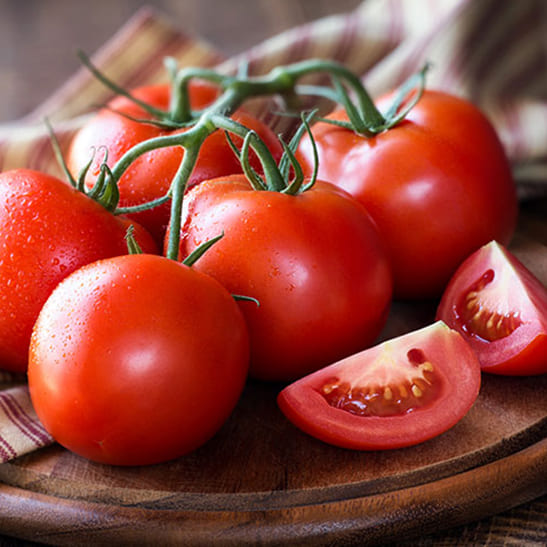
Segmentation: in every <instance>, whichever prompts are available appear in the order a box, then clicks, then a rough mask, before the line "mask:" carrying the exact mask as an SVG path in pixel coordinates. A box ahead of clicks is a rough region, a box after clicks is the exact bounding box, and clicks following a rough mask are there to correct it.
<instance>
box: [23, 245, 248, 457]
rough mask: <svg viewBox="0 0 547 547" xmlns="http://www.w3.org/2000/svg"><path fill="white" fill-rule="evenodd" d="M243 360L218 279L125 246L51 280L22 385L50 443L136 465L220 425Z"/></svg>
mask: <svg viewBox="0 0 547 547" xmlns="http://www.w3.org/2000/svg"><path fill="white" fill-rule="evenodd" d="M248 360H249V340H248V334H247V328H246V325H245V321H244V319H243V316H242V314H241V311H240V310H239V308H238V306H237V304H236V302H235V301H234V299H233V298H232V296H231V295H230V294H229V293H228V291H226V289H225V288H224V287H222V286H221V285H220V284H219V283H218V282H217V281H215V280H214V279H212V278H211V277H209V276H207V275H205V274H203V273H200V272H198V271H195V270H194V269H193V268H190V267H187V266H184V265H182V264H179V263H177V262H176V261H174V260H169V259H167V258H164V257H160V256H154V255H146V254H135V255H126V256H123V257H115V258H111V259H105V260H101V261H98V262H94V263H93V264H89V265H87V266H84V267H83V268H80V269H79V270H77V271H76V272H74V273H72V274H71V275H70V276H69V277H67V278H66V279H65V280H63V281H62V282H61V283H60V284H59V285H58V287H57V288H56V289H55V290H54V291H53V293H52V294H51V296H50V297H49V298H48V300H47V302H46V303H45V305H44V307H43V309H42V311H41V312H40V315H39V317H38V320H37V322H36V325H35V327H34V330H33V334H32V340H31V346H30V352H29V370H28V378H29V389H30V395H31V398H32V402H33V405H34V408H35V409H36V413H37V415H38V417H39V418H40V420H41V422H42V423H43V424H44V427H45V428H46V429H47V430H48V431H49V433H50V434H51V435H52V436H53V438H54V439H56V440H57V441H58V442H59V443H60V444H61V445H63V446H65V447H66V448H68V449H70V450H71V451H73V452H75V453H77V454H80V455H82V456H84V457H86V458H88V459H91V460H94V461H97V462H102V463H108V464H114V465H144V464H151V463H159V462H163V461H166V460H170V459H173V458H176V457H179V456H181V455H183V454H186V453H188V452H190V451H191V450H194V449H195V448H197V447H199V446H201V445H202V444H203V443H205V442H206V441H207V440H208V439H210V438H211V437H212V436H213V435H214V434H215V433H216V432H217V431H218V430H219V429H220V427H221V426H222V425H223V424H224V422H225V420H226V419H227V418H228V416H229V415H230V414H231V412H232V410H233V408H234V407H235V405H236V402H237V401H238V399H239V396H240V394H241V392H242V389H243V386H244V383H245V380H246V377H247V370H248Z"/></svg>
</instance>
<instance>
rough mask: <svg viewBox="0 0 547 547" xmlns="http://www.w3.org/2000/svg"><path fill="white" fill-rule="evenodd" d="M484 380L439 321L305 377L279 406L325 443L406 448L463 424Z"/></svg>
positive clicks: (463, 346)
mask: <svg viewBox="0 0 547 547" xmlns="http://www.w3.org/2000/svg"><path fill="white" fill-rule="evenodd" d="M480 382H481V374H480V365H479V362H478V360H477V357H476V355H475V354H474V352H473V351H472V350H471V348H470V347H469V345H468V344H467V343H466V342H465V340H464V339H463V337H462V336H460V334H458V333H457V332H456V331H454V330H451V329H449V328H448V327H447V326H446V325H445V324H444V323H442V322H440V321H439V322H437V323H435V324H433V325H430V326H429V327H425V328H423V329H420V330H417V331H414V332H411V333H409V334H406V335H404V336H400V337H398V338H394V339H391V340H388V341H386V342H384V343H382V344H380V345H378V346H375V347H373V348H370V349H368V350H365V351H363V352H361V353H357V354H355V355H352V356H350V357H347V358H346V359H343V360H342V361H339V362H337V363H334V364H332V365H330V366H328V367H325V368H323V369H321V370H319V371H317V372H315V373H313V374H310V375H308V376H305V377H304V378H301V379H300V380H298V381H296V382H294V383H293V384H290V385H289V386H287V387H286V388H284V389H283V390H282V391H281V393H280V394H279V396H278V404H279V406H280V408H281V410H282V411H283V413H284V414H285V415H286V416H287V418H288V419H289V420H290V421H291V422H293V423H294V424H295V425H296V426H297V427H298V428H300V429H302V430H303V431H304V432H306V433H308V434H309V435H311V436H313V437H316V438H318V439H320V440H322V441H324V442H326V443H330V444H333V445H335V446H341V447H344V448H351V449H357V450H382V449H390V448H401V447H404V446H412V445H415V444H418V443H421V442H424V441H426V440H428V439H431V438H433V437H435V436H437V435H440V434H441V433H444V432H445V431H447V430H448V429H450V428H451V427H452V426H454V425H455V424H456V423H457V422H458V421H460V420H461V419H462V418H463V417H464V416H465V415H466V414H467V412H468V411H469V409H470V408H471V406H472V405H473V403H474V402H475V400H476V398H477V396H478V393H479V389H480Z"/></svg>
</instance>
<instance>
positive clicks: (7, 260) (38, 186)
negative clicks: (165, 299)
mask: <svg viewBox="0 0 547 547" xmlns="http://www.w3.org/2000/svg"><path fill="white" fill-rule="evenodd" d="M130 224H132V223H131V222H129V221H128V220H127V219H124V218H121V217H116V216H114V215H112V214H111V213H109V212H108V211H107V210H106V209H104V208H103V207H102V206H101V205H99V204H98V203H96V202H94V201H93V200H91V199H90V198H88V197H87V196H85V195H84V194H83V193H81V192H78V191H76V190H74V189H73V188H71V187H70V186H68V185H67V184H65V183H64V182H63V181H61V180H59V179H57V178H54V177H51V176H49V175H46V174H43V173H39V172H37V171H31V170H28V169H16V170H12V171H6V172H4V173H2V174H0V295H1V308H2V313H0V368H2V369H6V370H10V371H16V372H24V371H25V370H26V368H27V359H28V345H29V340H30V333H31V331H32V326H33V324H34V321H35V320H36V318H37V317H38V313H39V312H40V308H41V307H42V304H43V303H44V302H45V301H46V299H47V297H48V296H49V294H50V293H51V291H52V290H53V289H54V288H55V286H56V285H57V284H58V283H59V281H61V279H63V278H64V277H66V276H67V275H68V274H69V273H71V272H72V271H74V270H75V269H77V268H79V267H80V266H83V265H84V264H88V263H89V262H93V261H95V260H98V259H100V258H106V257H110V256H115V255H121V254H127V245H126V241H125V233H126V231H127V228H128V226H129V225H130ZM134 226H135V238H136V240H137V242H138V243H139V244H140V245H141V247H142V248H143V250H147V251H149V252H157V248H156V245H155V244H154V241H153V240H152V238H151V236H150V234H148V233H147V232H146V231H145V230H144V229H143V228H142V227H140V226H139V225H137V224H134Z"/></svg>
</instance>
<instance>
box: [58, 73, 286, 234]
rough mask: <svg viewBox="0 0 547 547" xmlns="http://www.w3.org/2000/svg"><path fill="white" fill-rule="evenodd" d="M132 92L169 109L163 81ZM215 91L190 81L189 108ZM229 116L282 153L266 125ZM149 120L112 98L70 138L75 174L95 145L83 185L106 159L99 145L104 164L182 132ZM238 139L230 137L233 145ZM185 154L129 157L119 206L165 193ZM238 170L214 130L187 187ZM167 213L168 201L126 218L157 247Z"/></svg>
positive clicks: (241, 114) (171, 151)
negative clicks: (141, 228) (143, 144)
mask: <svg viewBox="0 0 547 547" xmlns="http://www.w3.org/2000/svg"><path fill="white" fill-rule="evenodd" d="M131 93H132V95H133V96H134V97H136V98H137V99H139V100H141V101H143V102H145V103H147V104H149V105H151V106H153V107H155V108H159V109H167V108H168V106H169V101H170V97H171V87H170V85H167V84H162V85H154V86H145V87H140V88H137V89H135V90H133V91H132V92H131ZM217 95H218V89H217V88H216V87H214V86H212V85H211V84H207V83H205V82H193V83H192V85H190V86H189V98H190V102H191V106H192V107H193V108H194V109H196V110H199V109H202V108H204V107H206V106H207V105H208V104H210V103H211V102H212V101H213V100H214V99H215V98H216V97H217ZM232 117H233V119H234V120H235V121H237V122H239V123H241V124H243V125H244V126H246V127H247V128H249V129H251V130H254V131H255V132H256V133H257V135H258V136H259V137H260V138H262V140H264V142H265V143H266V145H267V146H268V148H269V149H270V150H271V152H272V154H273V155H274V156H275V157H276V158H279V157H280V156H281V153H282V147H281V144H280V143H279V141H278V139H277V137H276V135H275V134H274V133H273V131H272V130H271V129H270V128H269V127H268V126H267V125H265V124H264V123H262V122H261V121H260V120H258V119H257V118H255V117H254V116H252V115H250V114H248V113H246V112H245V111H243V110H238V111H237V112H235V113H234V114H233V116H232ZM151 118H152V116H151V114H149V113H148V112H146V111H145V110H144V109H143V108H142V107H140V106H139V105H137V104H136V103H134V102H133V101H131V100H129V99H127V98H126V97H121V96H120V97H116V98H115V99H113V100H112V101H111V102H110V103H109V104H108V108H103V109H101V110H100V111H99V112H98V113H97V114H96V115H95V116H93V117H92V118H91V119H90V120H89V121H88V122H87V123H86V124H85V125H84V126H83V127H82V128H81V129H80V130H79V131H78V132H77V133H76V135H75V136H74V139H73V141H72V143H71V145H70V148H69V151H68V156H67V164H68V166H69V169H70V170H71V171H72V172H73V173H75V174H77V173H78V172H79V171H80V170H81V169H82V168H83V167H84V166H85V165H86V164H87V163H88V162H89V161H90V159H91V153H92V150H93V149H96V150H97V152H96V153H95V157H94V161H93V163H92V165H91V167H90V169H89V171H88V175H87V183H88V184H89V185H90V186H91V185H93V183H94V182H95V180H96V178H97V176H98V174H99V171H100V166H101V163H102V162H103V159H104V157H103V155H102V153H101V152H100V150H99V149H100V148H105V149H106V150H108V159H107V164H108V165H109V166H111V167H112V166H113V165H114V164H115V163H116V162H117V161H118V160H119V159H120V158H121V157H122V156H123V155H124V154H125V152H127V151H128V150H129V149H130V148H132V147H133V146H135V145H137V144H138V143H141V142H143V141H146V140H148V139H152V138H155V137H160V136H162V135H169V134H173V133H176V132H181V131H184V129H170V128H165V127H159V126H157V125H154V124H153V123H148V122H151ZM239 140H240V139H238V138H237V137H234V141H235V142H236V143H237V142H239ZM183 154H184V150H183V148H182V147H180V146H177V147H173V146H171V147H167V148H157V149H155V150H151V151H150V152H147V153H145V154H144V155H142V156H141V157H139V158H137V159H136V160H135V161H133V163H132V164H131V166H130V167H129V168H128V169H127V171H126V172H125V173H124V174H123V176H122V177H121V179H120V181H119V184H118V187H119V191H120V202H119V206H120V207H128V206H134V205H140V204H143V203H147V202H150V201H153V200H155V199H158V198H161V197H163V196H164V195H165V194H166V193H167V191H168V190H169V187H170V185H171V181H172V180H173V177H174V176H175V173H176V172H177V170H178V168H179V166H180V163H181V160H182V157H183ZM251 162H252V165H253V167H254V168H255V169H257V170H260V163H259V161H258V158H257V157H256V156H255V155H254V154H251ZM241 172H242V169H241V164H240V162H239V160H238V158H237V157H236V155H235V154H234V152H233V151H232V149H231V147H230V145H229V143H228V141H227V139H226V136H225V135H224V133H223V132H222V131H219V130H217V131H215V132H214V133H213V134H211V135H210V136H209V137H208V138H207V139H206V141H205V142H204V144H203V146H202V147H201V149H200V151H199V157H198V160H197V164H196V166H195V168H194V170H193V172H192V174H191V176H190V178H189V180H188V183H187V184H188V187H190V186H192V185H194V184H196V183H198V182H201V181H203V180H208V179H211V178H214V177H218V176H222V175H229V174H232V173H241ZM169 212H170V210H169V204H168V203H164V204H163V205H161V206H158V207H154V208H153V209H148V210H146V211H141V212H138V213H131V214H130V215H128V216H129V217H130V218H132V219H134V220H136V221H137V222H139V223H140V224H142V225H143V226H144V227H145V228H147V229H148V230H149V232H150V233H151V234H152V235H153V236H154V237H155V239H156V241H157V242H158V244H159V245H161V244H162V242H163V236H164V234H165V230H166V227H167V223H168V221H169Z"/></svg>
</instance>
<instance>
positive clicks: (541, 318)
mask: <svg viewBox="0 0 547 547" xmlns="http://www.w3.org/2000/svg"><path fill="white" fill-rule="evenodd" d="M490 272H491V273H490ZM488 274H489V275H488ZM485 275H486V276H487V277H486V279H488V280H489V282H488V283H487V284H486V285H485V287H481V286H479V287H476V284H477V282H478V281H479V280H481V279H484V276H485ZM490 278H491V279H490ZM471 290H474V292H475V293H476V297H475V298H473V297H474V295H473V294H471V296H470V297H469V295H470V291H471ZM479 312H480V314H481V315H480V317H478V316H475V314H478V313H479ZM437 318H438V319H441V320H443V321H444V322H446V323H447V324H448V325H449V326H451V327H452V328H453V329H455V330H457V331H458V332H460V333H461V334H462V335H463V336H464V337H465V338H466V340H467V341H468V343H469V344H470V346H471V347H472V348H473V350H474V351H475V352H476V353H477V355H478V357H479V361H480V362H481V366H482V369H483V371H484V372H490V373H493V374H503V375H512V376H528V375H535V374H544V373H547V290H546V288H545V286H544V285H543V284H542V283H541V281H540V280H539V279H537V278H536V277H535V276H534V275H533V274H532V273H531V272H530V271H529V270H528V269H527V268H526V267H525V266H524V265H523V264H522V263H521V262H520V261H519V260H518V259H517V258H516V257H515V256H514V255H513V254H512V253H511V252H510V251H508V250H507V249H506V248H504V247H503V246H502V245H500V244H498V243H497V242H495V241H492V242H490V243H489V244H487V245H485V246H483V247H481V248H480V249H479V250H478V251H476V252H475V253H473V254H472V255H471V256H470V257H468V258H467V259H466V260H465V261H464V262H463V263H462V264H461V266H460V267H459V268H458V270H457V271H456V273H455V274H454V276H453V277H452V279H451V280H450V283H449V284H448V286H447V288H446V290H445V292H444V294H443V297H442V299H441V301H440V304H439V307H438V310H437ZM488 325H490V326H488Z"/></svg>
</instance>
